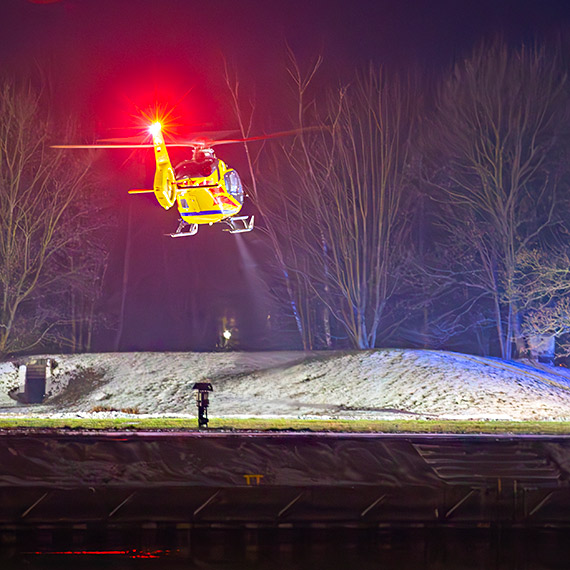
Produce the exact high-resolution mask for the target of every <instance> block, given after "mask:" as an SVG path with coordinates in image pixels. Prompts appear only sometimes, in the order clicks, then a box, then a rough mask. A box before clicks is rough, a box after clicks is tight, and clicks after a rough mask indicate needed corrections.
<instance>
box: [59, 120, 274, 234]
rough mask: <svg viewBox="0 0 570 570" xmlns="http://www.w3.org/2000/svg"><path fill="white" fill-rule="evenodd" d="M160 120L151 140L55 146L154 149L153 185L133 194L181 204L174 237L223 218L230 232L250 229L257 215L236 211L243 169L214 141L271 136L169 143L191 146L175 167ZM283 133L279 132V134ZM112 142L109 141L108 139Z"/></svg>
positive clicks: (240, 198) (166, 206)
mask: <svg viewBox="0 0 570 570" xmlns="http://www.w3.org/2000/svg"><path fill="white" fill-rule="evenodd" d="M162 130H163V129H162V125H161V123H160V122H159V121H156V122H154V123H152V124H151V125H150V127H149V128H148V132H149V133H150V135H151V136H152V144H144V143H142V144H129V143H130V141H128V142H125V139H105V140H102V141H100V142H101V143H103V144H93V145H53V148H153V149H154V157H155V161H156V171H155V174H154V184H153V188H152V189H133V190H129V194H154V195H155V197H156V200H157V201H158V203H159V204H160V206H162V207H163V208H164V209H165V210H169V209H170V208H172V207H173V206H174V204H176V205H177V208H178V212H179V213H180V219H179V224H178V227H177V228H176V231H174V232H173V233H171V234H168V235H170V237H173V238H179V237H188V236H193V235H195V234H196V233H197V232H198V226H200V225H209V226H211V225H213V224H217V223H222V224H225V225H226V226H228V228H226V229H225V231H229V232H230V233H232V234H234V233H242V232H250V231H251V230H253V227H254V216H253V215H252V216H238V215H237V214H239V212H240V210H241V208H242V206H243V201H244V190H243V185H242V182H241V179H240V177H239V174H238V173H237V171H236V170H234V169H233V168H231V167H230V166H228V165H227V164H226V163H225V162H224V161H222V160H221V159H219V158H218V157H217V156H216V154H215V152H214V150H213V148H212V147H213V146H214V145H217V144H229V143H238V142H247V141H249V140H262V139H265V138H272V135H270V136H269V137H265V136H263V137H251V138H247V139H232V140H220V141H213V140H206V139H199V138H196V139H194V140H192V141H190V142H183V143H171V144H169V146H172V147H187V148H189V150H190V153H189V157H188V158H187V159H185V160H183V161H182V162H180V163H178V164H177V165H176V166H173V165H172V162H171V160H170V156H169V154H168V150H167V146H166V143H165V140H164V135H163V132H162ZM279 134H281V133H279ZM107 143H111V144H107Z"/></svg>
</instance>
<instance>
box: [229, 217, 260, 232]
mask: <svg viewBox="0 0 570 570" xmlns="http://www.w3.org/2000/svg"><path fill="white" fill-rule="evenodd" d="M254 218H255V216H251V217H250V218H249V220H248V216H238V217H234V218H228V219H226V220H223V221H224V222H225V223H226V224H227V225H228V226H230V227H229V229H227V230H224V231H225V232H230V234H241V233H243V232H250V231H251V230H252V229H253V222H254Z"/></svg>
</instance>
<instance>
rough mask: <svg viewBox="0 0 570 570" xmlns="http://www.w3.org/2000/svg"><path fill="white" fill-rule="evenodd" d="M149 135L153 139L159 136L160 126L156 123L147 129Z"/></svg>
mask: <svg viewBox="0 0 570 570" xmlns="http://www.w3.org/2000/svg"><path fill="white" fill-rule="evenodd" d="M148 130H149V132H150V134H151V135H152V136H153V137H155V136H157V135H159V134H160V131H161V130H162V125H161V124H160V123H159V122H158V121H157V122H156V123H153V124H152V125H151V126H150V127H149V128H148Z"/></svg>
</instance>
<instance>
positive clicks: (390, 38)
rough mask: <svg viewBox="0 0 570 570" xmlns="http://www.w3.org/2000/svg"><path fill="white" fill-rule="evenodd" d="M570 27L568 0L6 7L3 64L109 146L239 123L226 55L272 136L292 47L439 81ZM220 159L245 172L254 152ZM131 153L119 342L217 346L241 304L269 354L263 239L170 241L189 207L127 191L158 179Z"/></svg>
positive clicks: (113, 270)
mask: <svg viewBox="0 0 570 570" xmlns="http://www.w3.org/2000/svg"><path fill="white" fill-rule="evenodd" d="M569 24H570V2H567V1H566V2H565V1H552V0H550V1H549V0H508V1H507V0H477V1H470V0H469V1H467V0H463V1H462V0H425V1H421V0H416V1H413V0H390V1H389V0H374V1H359V0H352V1H341V0H326V1H320V0H319V1H313V0H304V1H298V0H288V1H272V0H255V1H248V0H241V1H236V0H232V1H227V0H210V1H205V0H203V1H199V2H198V1H194V0H59V1H57V0H56V1H53V0H52V1H49V0H2V2H1V5H0V37H1V40H0V49H1V50H2V53H1V57H0V68H2V70H3V71H4V72H8V73H10V74H13V75H16V76H17V77H39V76H42V77H43V80H44V81H47V84H49V88H50V90H51V92H52V93H53V96H54V101H56V102H57V103H56V105H57V107H58V108H57V109H56V110H55V111H56V112H57V113H59V114H60V115H61V116H65V114H69V112H70V111H72V112H73V113H74V114H77V115H78V116H80V117H81V119H82V124H84V125H88V126H89V129H90V130H92V132H84V133H83V134H84V136H85V137H86V139H90V138H91V139H94V138H97V137H99V136H105V135H109V133H114V132H115V129H117V131H116V132H119V131H120V130H121V129H128V128H130V127H133V126H134V125H135V124H136V119H137V117H140V111H141V110H144V109H148V108H149V107H150V106H153V105H157V104H158V105H160V106H167V107H169V108H173V107H174V112H173V115H174V116H175V118H176V120H177V122H179V123H180V124H181V125H182V127H181V128H185V129H198V130H205V129H232V128H235V127H236V123H235V119H234V116H233V112H232V109H231V105H230V102H229V95H228V92H227V89H226V87H225V83H224V77H223V62H224V59H225V60H226V61H227V62H228V63H229V65H230V66H231V68H232V69H234V70H235V71H236V72H237V73H238V75H239V77H240V81H241V83H242V84H243V85H244V86H245V87H244V88H245V89H246V91H247V92H251V93H253V92H255V94H256V99H257V101H258V106H259V109H260V117H262V123H263V124H259V125H258V127H259V128H260V129H261V130H262V131H265V132H269V131H271V130H279V129H280V128H283V127H284V126H285V127H286V126H287V125H284V124H282V122H281V121H282V114H281V113H280V108H279V101H280V97H281V95H282V93H283V91H284V90H286V89H287V86H286V85H285V84H284V73H283V65H284V60H285V56H284V46H285V44H288V45H289V46H290V47H291V48H292V50H293V51H294V53H295V54H296V56H297V57H298V60H299V62H300V63H301V64H305V63H307V64H308V62H309V61H310V60H311V59H313V58H314V57H315V56H316V55H317V54H319V53H321V54H322V55H323V57H324V64H323V69H322V77H324V78H334V77H349V76H350V74H351V73H352V72H353V71H354V69H355V68H358V67H362V66H364V65H366V64H367V63H368V62H370V61H372V62H374V63H377V64H383V65H385V66H386V67H388V68H390V69H392V70H399V71H405V70H407V69H413V68H419V69H421V70H424V71H425V72H426V73H437V72H438V71H439V70H441V69H443V68H445V66H447V65H449V64H450V63H452V62H453V61H454V60H455V59H456V58H458V57H462V55H463V54H466V53H468V52H469V50H470V49H471V48H472V47H473V45H474V44H475V43H477V42H478V41H480V40H481V39H483V38H486V37H490V36H492V35H493V34H496V33H497V32H500V33H502V34H503V35H504V36H505V37H506V38H507V40H509V41H512V42H518V41H520V40H525V41H532V40H533V38H535V37H555V36H556V34H558V33H562V34H564V33H568V30H569V29H570V27H569ZM62 142H70V141H62ZM121 152H123V151H121ZM137 152H138V151H137ZM219 154H220V156H221V158H225V159H226V160H227V161H228V162H230V163H231V164H232V165H234V166H236V167H237V168H238V169H240V168H241V167H242V165H243V157H242V156H240V152H239V151H238V150H235V149H233V150H230V149H228V150H227V151H226V150H224V152H221V151H220V152H219ZM124 158H125V157H123V156H120V157H117V158H114V159H109V160H108V162H106V163H105V164H106V168H107V172H106V175H107V177H108V178H109V179H110V180H111V182H110V185H111V189H112V191H113V192H116V193H117V195H120V198H118V200H117V204H118V205H117V208H118V212H117V216H118V219H119V221H120V222H121V226H122V229H123V231H122V232H120V236H119V239H118V240H117V247H116V248H115V250H114V251H113V256H112V260H111V265H110V270H109V273H108V275H109V280H108V281H109V282H108V283H107V285H106V298H105V300H104V303H107V305H108V307H106V308H111V309H112V308H115V309H116V307H117V306H118V304H119V302H120V295H121V280H122V276H123V267H124V259H125V256H124V253H125V250H126V243H127V240H126V233H127V228H130V232H131V233H130V237H131V240H130V250H129V251H130V256H131V257H130V259H129V266H128V269H129V286H128V288H127V302H126V308H125V323H124V329H123V334H122V336H121V339H120V343H119V345H118V346H119V348H120V349H122V350H135V349H147V350H148V349H157V350H165V349H172V350H189V349H208V348H212V347H213V345H214V344H215V335H216V331H215V328H213V327H212V325H211V323H210V324H208V323H209V321H210V320H211V318H212V315H216V318H217V317H218V316H220V315H221V314H223V313H228V311H229V312H230V313H231V312H232V311H233V313H234V314H235V316H236V318H238V320H240V327H241V328H242V329H243V330H242V336H243V338H244V345H247V344H248V343H249V346H250V347H253V348H255V347H256V346H258V345H259V343H260V340H259V338H258V336H259V334H256V331H259V330H260V329H259V323H260V322H262V321H263V319H264V315H265V314H266V310H267V306H266V304H265V301H266V294H265V292H264V291H263V286H262V285H261V281H260V277H261V275H260V273H261V272H263V269H264V267H263V266H264V264H265V263H266V261H265V259H266V252H265V253H264V252H263V247H262V246H261V245H260V241H261V238H260V236H259V234H256V232H253V233H252V234H246V235H243V236H240V239H241V240H242V241H243V243H242V246H243V247H242V248H241V251H242V254H243V252H244V251H245V252H249V253H248V255H245V257H244V255H242V254H240V250H239V248H238V247H237V243H236V236H231V235H229V234H228V233H226V232H221V231H220V229H219V228H203V229H201V231H200V232H199V235H198V236H196V237H195V238H191V239H180V240H171V239H170V238H166V237H164V234H165V233H166V232H169V231H172V230H174V229H175V226H176V213H174V212H165V211H163V210H162V209H161V208H160V207H158V206H156V205H155V204H154V203H153V202H152V200H151V198H148V197H145V196H142V197H140V196H137V197H127V195H126V190H127V189H128V188H130V187H133V186H137V185H139V184H141V183H145V177H146V180H148V176H149V172H148V170H149V168H148V163H147V164H146V170H145V165H144V160H143V161H141V160H140V159H138V162H136V163H133V164H128V163H127V164H125V162H124ZM150 158H151V166H152V155H151V156H150ZM151 170H152V168H151ZM150 174H151V175H152V172H150ZM133 177H138V179H137V180H133V179H132V178H133ZM94 199H96V197H94ZM129 209H130V216H131V217H130V220H131V221H130V225H129V223H128V221H129ZM244 248H245V249H244ZM189 291H191V292H192V294H189V293H188V292H189ZM190 314H192V315H194V317H193V318H192V319H190V317H189V315H190ZM190 321H191V322H190ZM112 336H113V333H112V332H109V333H107V334H106V336H105V335H104V336H103V338H100V339H99V340H98V342H99V344H100V347H99V348H102V349H112V348H114V345H115V344H116V340H117V339H116V338H115V339H113V338H110V337H112Z"/></svg>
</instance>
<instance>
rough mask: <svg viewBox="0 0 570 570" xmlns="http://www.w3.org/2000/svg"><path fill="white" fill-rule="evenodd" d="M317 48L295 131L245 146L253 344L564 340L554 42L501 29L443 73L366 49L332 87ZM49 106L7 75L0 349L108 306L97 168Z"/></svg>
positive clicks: (563, 95)
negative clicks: (261, 255)
mask: <svg viewBox="0 0 570 570" xmlns="http://www.w3.org/2000/svg"><path fill="white" fill-rule="evenodd" d="M321 63H322V62H321V60H320V59H319V60H317V61H316V62H315V63H314V64H313V65H312V66H309V67H308V68H305V67H304V66H302V65H300V64H299V63H298V62H297V61H296V60H295V58H294V57H293V56H292V55H291V54H290V57H289V63H288V69H287V70H286V71H287V76H288V77H289V81H290V83H291V84H292V86H293V88H294V89H293V92H294V97H293V100H294V103H293V104H292V106H290V107H289V108H288V111H289V116H290V117H291V121H290V124H289V125H288V128H290V129H292V130H295V132H296V133H297V134H296V135H295V136H292V137H289V138H283V139H279V140H272V141H270V142H268V143H266V144H265V146H263V147H262V148H261V149H260V147H259V146H258V147H254V146H253V145H252V146H247V147H246V157H247V160H248V165H249V171H250V176H249V177H248V178H249V179H248V181H247V184H248V192H249V195H250V197H251V198H252V199H253V201H254V203H255V207H256V209H257V211H258V212H259V214H260V215H259V216H258V217H259V218H260V222H259V223H258V230H257V231H258V232H260V234H261V235H262V236H263V240H264V242H265V244H266V245H267V246H269V247H268V249H269V250H270V252H271V267H270V268H269V269H268V270H267V272H266V282H267V288H268V290H269V291H270V292H271V293H272V300H271V303H270V308H269V316H270V318H269V319H268V320H267V327H268V328H267V330H266V331H263V332H264V334H263V339H264V340H263V342H264V344H262V345H259V346H256V348H269V347H272V348H304V349H307V350H309V349H337V348H357V349H367V348H372V347H379V346H409V347H427V348H447V349H454V350H461V351H466V352H474V353H479V354H486V355H496V356H501V357H503V358H507V359H510V358H513V357H517V356H524V355H526V354H527V353H528V351H529V350H531V349H533V348H535V347H536V344H537V343H538V341H539V340H540V339H544V338H547V339H548V338H552V337H555V338H556V340H557V347H558V348H557V349H558V353H559V354H561V355H562V354H565V353H568V352H569V344H570V343H569V342H568V338H569V333H570V273H569V271H570V269H569V268H570V190H569V182H570V179H569V174H570V172H569V167H568V163H569V161H568V160H567V157H568V154H569V150H570V137H569V134H570V129H569V126H570V125H569V119H570V117H569V108H570V91H569V82H568V78H567V62H566V59H565V53H564V50H563V49H562V48H551V47H549V46H545V45H534V46H532V47H529V46H521V47H511V46H508V45H507V44H505V43H504V42H502V41H500V40H497V41H494V42H491V43H487V44H483V45H481V46H479V47H478V48H476V49H475V50H474V51H473V52H472V53H471V54H470V55H469V56H468V57H466V58H465V59H463V60H461V61H458V62H457V63H456V64H454V65H453V67H451V68H450V69H448V70H447V71H445V72H442V73H441V74H440V76H439V78H438V79H435V78H434V77H429V78H425V77H422V76H421V75H420V74H418V75H417V76H413V75H412V74H408V75H407V76H406V77H405V78H403V75H399V76H396V75H395V74H393V73H388V72H387V71H386V70H383V69H382V68H381V67H379V66H374V65H371V66H370V67H369V69H367V70H366V71H360V72H358V73H356V74H355V75H354V77H352V78H351V80H350V81H349V82H347V83H343V84H340V85H339V84H338V83H334V86H330V87H329V88H323V87H322V84H323V82H322V81H321V80H319V73H320V69H319V67H320V65H321ZM228 75H229V74H228ZM317 84H318V87H317ZM331 85H332V84H331ZM228 86H229V88H230V90H229V93H230V95H231V96H230V100H232V101H233V103H234V106H235V110H236V112H237V118H238V123H239V125H240V128H241V130H242V134H243V135H244V136H247V135H248V134H249V133H250V131H251V129H252V125H254V124H255V122H256V120H257V117H256V114H255V108H254V106H251V104H250V103H249V100H248V102H247V103H246V100H245V99H244V98H243V94H242V93H241V92H240V89H239V82H238V81H237V80H236V79H233V80H232V79H229V77H228ZM49 108H50V105H49V103H47V102H46V101H44V100H43V94H41V93H38V92H36V91H34V90H33V89H32V88H31V87H19V86H17V85H16V84H15V83H14V82H11V81H4V82H2V84H1V86H0V197H1V202H0V356H5V355H8V354H14V353H19V352H29V351H38V350H45V349H59V350H69V351H86V350H90V349H91V348H92V339H93V334H94V331H95V330H96V327H97V326H98V325H99V324H101V323H103V322H105V321H107V325H108V326H109V327H110V328H112V327H113V326H116V324H115V325H113V322H115V321H117V317H116V316H113V315H107V314H105V313H104V312H102V310H101V309H100V308H99V307H100V305H98V300H99V299H100V297H101V292H102V288H103V284H104V276H105V271H106V268H107V265H108V262H109V250H110V241H111V240H112V237H113V235H114V234H113V232H110V231H109V228H110V226H112V225H113V222H112V215H111V214H110V211H106V210H105V208H106V204H107V202H106V200H105V199H104V194H105V184H102V183H101V182H100V181H98V180H97V179H96V177H95V172H96V169H94V168H93V164H92V161H91V158H92V155H90V154H89V153H70V152H62V151H61V150H58V149H53V148H51V146H50V145H51V144H53V143H54V142H59V141H62V140H73V139H74V138H77V131H76V130H74V128H73V125H67V126H66V128H65V130H63V131H62V129H61V128H60V127H59V126H58V125H60V124H61V121H54V120H52V118H51V117H50V115H49V112H47V111H46V110H47V109H49ZM282 110H283V108H281V109H280V112H282ZM243 174H245V173H243ZM93 196H97V199H94V198H93ZM240 237H241V236H240ZM244 239H247V237H245V238H244ZM184 316H185V318H186V315H184ZM187 317H188V320H189V321H191V320H192V319H195V318H196V317H195V315H188V316H187ZM119 320H120V319H119ZM109 323H110V324H109ZM110 344H111V343H110ZM244 344H245V343H244ZM98 348H101V347H98ZM113 348H114V347H112V346H107V347H103V349H106V350H109V349H113ZM212 348H214V347H212Z"/></svg>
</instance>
